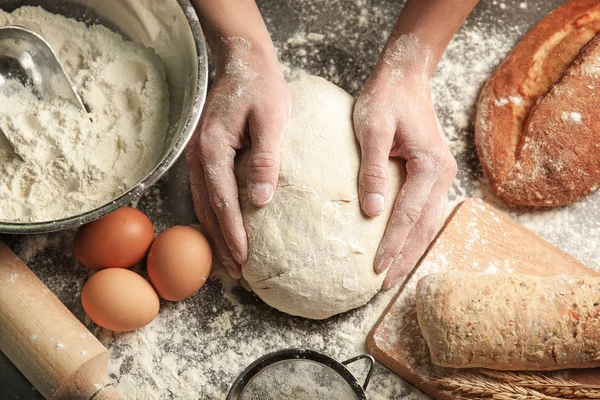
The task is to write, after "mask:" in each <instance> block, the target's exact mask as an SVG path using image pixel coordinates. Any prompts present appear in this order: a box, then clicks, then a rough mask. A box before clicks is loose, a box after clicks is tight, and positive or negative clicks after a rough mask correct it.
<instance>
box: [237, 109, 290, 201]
mask: <svg viewBox="0 0 600 400" xmlns="http://www.w3.org/2000/svg"><path fill="white" fill-rule="evenodd" d="M286 120H287V118H285V117H284V116H280V115H278V114H277V113H275V114H270V115H269V114H268V113H261V114H260V116H259V115H258V114H257V113H255V112H253V113H251V114H250V116H249V118H248V124H249V127H250V138H251V140H252V148H251V150H250V157H249V159H248V181H247V187H248V198H249V199H250V201H251V202H252V204H254V205H255V206H257V207H262V206H265V205H266V204H268V203H269V202H270V201H271V200H272V199H273V195H274V193H275V188H276V187H277V181H278V179H279V146H280V144H281V137H282V136H283V132H284V130H285V126H286Z"/></svg>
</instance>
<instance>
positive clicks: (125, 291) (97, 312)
mask: <svg viewBox="0 0 600 400" xmlns="http://www.w3.org/2000/svg"><path fill="white" fill-rule="evenodd" d="M81 304H82V305H83V309H84V310H85V312H86V314H87V315H88V317H90V319H91V320H92V321H94V322H95V323H96V324H98V325H99V326H101V327H103V328H106V329H110V330H111V331H117V332H125V331H132V330H134V329H139V328H141V327H143V326H145V325H148V324H149V323H150V322H151V321H152V320H153V319H154V318H155V317H156V315H157V314H158V308H159V299H158V295H157V294H156V292H155V291H154V289H153V288H152V286H151V285H150V284H149V283H148V282H147V281H146V280H145V279H144V278H142V277H141V276H140V275H138V274H136V273H135V272H132V271H130V270H128V269H122V268H107V269H103V270H102V271H98V272H97V273H95V274H94V275H93V276H92V277H91V278H90V279H88V281H87V282H86V283H85V285H83V290H82V291H81Z"/></svg>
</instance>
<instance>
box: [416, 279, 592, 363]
mask: <svg viewBox="0 0 600 400" xmlns="http://www.w3.org/2000/svg"><path fill="white" fill-rule="evenodd" d="M599 311H600V278H598V277H589V276H586V277H570V276H559V277H552V278H542V277H537V276H531V275H502V274H498V275H492V274H469V273H456V272H452V273H440V274H431V275H427V276H425V277H423V278H422V279H421V280H420V281H419V282H418V284H417V316H418V320H419V326H420V327H421V331H422V333H423V336H424V337H425V340H426V341H427V344H428V346H429V351H430V354H431V360H432V362H433V363H435V364H437V365H440V366H443V367H452V368H475V367H482V368H489V369H497V370H530V371H548V370H556V369H565V368H593V367H598V366H600V323H599V320H598V316H599Z"/></svg>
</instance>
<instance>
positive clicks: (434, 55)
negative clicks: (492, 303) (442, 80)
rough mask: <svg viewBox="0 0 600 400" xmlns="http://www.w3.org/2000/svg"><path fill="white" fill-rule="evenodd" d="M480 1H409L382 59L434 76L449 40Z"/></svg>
mask: <svg viewBox="0 0 600 400" xmlns="http://www.w3.org/2000/svg"><path fill="white" fill-rule="evenodd" d="M478 1H479V0H408V1H407V2H406V5H405V6H404V8H403V10H402V13H401V14H400V17H399V18H398V21H397V22H396V25H395V26H394V29H393V31H392V34H391V35H390V38H389V39H388V41H387V43H386V46H385V49H384V53H383V55H382V59H383V61H384V64H385V63H387V64H391V65H392V67H396V68H402V69H405V70H411V71H416V72H418V73H421V74H425V75H426V76H427V77H431V75H433V72H434V71H435V68H436V66H437V64H438V62H439V60H440V58H441V57H442V54H443V53H444V50H445V49H446V47H447V46H448V43H449V42H450V40H451V39H452V37H453V36H454V35H455V33H456V31H457V30H458V28H459V27H460V26H461V25H462V23H463V22H464V20H465V19H466V17H467V16H468V15H469V13H470V12H471V11H472V10H473V8H474V7H475V5H476V4H477V3H478Z"/></svg>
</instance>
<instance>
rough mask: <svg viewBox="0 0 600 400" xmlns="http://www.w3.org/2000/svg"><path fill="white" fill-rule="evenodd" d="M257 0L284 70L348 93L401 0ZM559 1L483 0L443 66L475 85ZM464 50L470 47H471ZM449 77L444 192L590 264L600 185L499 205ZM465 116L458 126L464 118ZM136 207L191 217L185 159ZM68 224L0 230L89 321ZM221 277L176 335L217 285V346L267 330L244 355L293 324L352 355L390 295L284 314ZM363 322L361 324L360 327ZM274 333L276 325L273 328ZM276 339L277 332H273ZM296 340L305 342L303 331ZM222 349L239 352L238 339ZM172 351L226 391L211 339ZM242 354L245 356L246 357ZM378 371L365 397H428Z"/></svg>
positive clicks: (466, 102) (162, 222) (8, 372)
mask: <svg viewBox="0 0 600 400" xmlns="http://www.w3.org/2000/svg"><path fill="white" fill-rule="evenodd" d="M258 3H259V7H260V9H261V11H262V12H263V15H264V17H265V20H266V22H267V25H268V27H269V30H270V32H271V34H272V37H273V40H274V42H275V45H276V46H277V48H278V49H279V54H280V58H281V60H282V62H283V64H284V65H285V66H286V70H287V71H288V73H289V72H291V71H292V70H295V69H302V70H305V71H308V72H310V73H313V74H316V75H320V76H323V77H325V78H328V79H330V80H332V81H334V82H335V83H337V84H338V85H340V86H341V87H342V88H344V89H346V90H347V91H349V92H350V93H351V94H353V95H357V94H358V93H359V91H360V87H361V85H362V83H363V82H364V80H365V79H366V77H367V76H368V73H369V72H370V70H371V68H372V66H373V64H374V62H375V60H376V58H377V55H378V52H379V50H380V48H381V46H382V45H383V43H384V40H385V37H386V35H387V34H388V33H389V31H390V29H391V27H392V25H393V23H394V21H395V18H396V17H397V15H398V13H399V11H400V8H401V5H402V2H401V1H397V0H378V1H375V0H352V1H349V0H332V1H325V0H293V1H280V0H260V1H258ZM521 3H523V4H525V5H526V6H524V5H521ZM560 3H562V1H560V0H535V1H533V0H529V1H526V2H521V1H512V0H511V1H491V0H482V1H481V4H480V5H479V6H478V7H477V8H476V10H475V11H474V13H473V14H472V15H471V16H470V17H469V19H468V21H467V23H466V24H465V26H464V27H463V28H462V30H461V32H460V33H459V35H458V36H457V38H456V39H455V41H454V42H453V45H451V50H449V52H448V53H447V54H446V56H445V62H444V63H443V64H442V67H443V68H453V66H454V65H464V67H463V69H461V70H458V71H462V73H470V72H469V71H474V72H473V76H474V78H473V80H472V81H470V80H469V79H467V85H469V87H470V89H471V91H473V90H475V91H477V90H479V88H480V86H481V84H482V82H483V80H482V79H484V78H485V76H486V75H487V74H489V70H485V71H480V70H477V63H476V61H477V59H478V57H479V59H480V58H481V57H482V54H484V53H486V52H488V53H490V52H491V53H493V52H494V51H496V52H497V53H498V54H496V55H494V57H495V58H494V57H492V59H493V60H492V62H491V64H492V65H491V66H493V64H495V63H496V62H497V61H498V60H500V59H501V58H502V57H503V56H504V55H505V53H506V50H507V49H509V48H510V47H511V46H512V44H513V43H514V42H515V40H517V39H518V38H519V37H520V36H521V35H522V34H523V33H524V32H525V31H526V30H527V29H528V28H529V27H530V26H531V25H532V24H533V23H534V22H535V21H537V20H538V19H539V18H541V17H542V16H543V15H545V14H546V13H547V12H548V11H550V10H551V9H553V8H554V7H556V6H557V5H558V4H560ZM0 6H1V2H0ZM361 10H366V11H362V13H363V14H362V16H361ZM487 30H489V31H490V32H491V31H493V32H495V34H496V36H498V32H505V39H506V40H505V42H504V43H501V44H502V46H501V47H502V48H501V49H500V48H499V49H483V48H482V49H477V48H475V49H474V48H473V46H472V43H471V46H470V47H469V46H466V47H465V46H462V44H463V42H464V43H467V42H468V41H469V40H470V39H469V38H470V36H469V34H470V32H479V33H481V32H483V35H484V36H485V32H487ZM311 32H313V33H320V34H324V35H326V36H325V39H323V40H320V39H319V40H316V41H314V40H313V42H311V43H308V44H307V43H306V41H305V40H298V37H300V39H302V38H304V39H305V38H306V35H305V34H307V33H311ZM500 37H502V35H500ZM484 43H485V40H484ZM465 51H466V52H465ZM468 52H475V53H476V54H475V55H476V56H477V55H478V57H475V56H473V54H469V53H468ZM496 56H497V57H496ZM488 64H489V63H488ZM491 66H490V65H486V68H488V69H489V68H491ZM442 72H443V71H442ZM446 72H447V71H446ZM447 76H448V74H443V73H441V74H438V75H437V77H436V79H435V80H434V81H435V82H438V83H437V84H434V95H435V96H436V108H437V109H438V112H439V115H440V119H441V121H442V124H443V125H444V128H445V130H446V131H447V132H448V131H450V132H451V134H449V136H450V138H451V143H452V149H453V152H454V154H455V156H456V157H457V160H458V162H459V175H458V177H457V183H456V184H455V185H454V187H453V189H452V191H451V194H450V198H451V200H452V202H453V203H454V204H455V203H456V202H457V201H459V200H460V199H463V198H465V197H469V196H478V197H484V198H486V199H487V200H489V201H491V202H492V203H494V204H496V205H497V206H499V207H501V208H503V209H505V210H506V211H508V212H510V213H511V215H513V216H514V217H515V218H516V219H517V220H519V221H520V222H522V223H523V224H525V225H526V226H528V227H530V228H531V229H533V230H534V231H536V232H537V233H538V234H540V235H542V236H544V237H545V238H546V239H548V240H549V241H551V242H552V243H554V244H556V245H557V246H559V247H561V248H563V249H564V250H566V251H568V252H569V253H571V254H573V255H574V256H576V257H577V258H579V259H580V260H581V261H583V262H585V263H587V264H588V265H590V266H592V267H594V268H597V269H598V267H599V265H600V256H598V255H597V254H596V250H595V243H596V242H597V239H598V238H599V237H600V226H599V223H598V216H600V211H599V204H600V196H598V195H597V194H595V195H592V196H590V197H588V198H586V199H585V200H583V201H581V202H578V203H577V204H575V205H573V206H571V207H567V208H562V209H560V210H558V211H552V212H547V211H544V210H530V209H529V210H528V209H519V208H507V207H506V206H505V205H504V204H502V202H500V201H498V200H497V199H495V198H494V197H493V196H492V195H490V194H489V190H488V189H487V184H486V182H485V179H484V178H483V177H482V174H481V171H480V168H479V166H478V163H477V160H476V157H475V156H474V148H473V130H472V118H470V121H471V123H467V124H464V122H463V123H461V121H460V118H461V117H460V115H459V116H456V115H454V114H455V113H456V109H457V106H456V104H455V105H453V106H452V105H451V104H449V103H450V101H449V99H452V100H456V101H458V102H462V104H459V107H458V108H461V107H462V109H464V110H467V115H469V116H471V115H472V109H473V105H474V103H475V98H473V96H470V97H469V96H463V95H461V93H462V92H463V89H464V84H462V85H463V86H461V84H457V83H453V82H448V85H447V87H444V86H443V85H440V82H439V81H440V79H442V78H443V77H446V78H447ZM475 76H476V77H475ZM463 78H464V77H463ZM442 92H444V93H442ZM449 96H450V97H449ZM463 118H464V117H463ZM461 124H462V125H464V126H460V125H461ZM137 206H138V207H139V208H140V209H141V210H142V211H144V212H146V213H147V214H148V215H149V216H150V218H151V219H152V221H153V222H154V225H155V229H156V231H161V230H163V229H165V228H167V227H169V226H173V225H177V224H190V223H193V222H195V218H194V215H193V211H192V202H191V197H190V193H189V190H188V179H187V167H186V165H185V163H184V162H183V160H179V161H178V163H177V164H176V165H175V166H174V168H172V169H171V170H170V171H169V172H168V174H167V175H166V176H165V177H164V178H163V179H162V180H161V181H160V182H159V183H158V184H157V185H156V186H155V187H154V188H152V189H151V190H149V191H148V192H147V193H146V194H145V195H144V196H143V197H142V198H141V199H140V200H139V202H138V203H137ZM574 226H576V227H577V228H574ZM73 235H74V231H65V232H59V233H53V234H48V235H38V236H29V237H16V236H4V237H2V239H4V240H6V241H7V242H8V243H9V245H10V247H11V248H13V249H14V250H15V251H16V252H17V253H18V254H19V255H20V256H21V257H22V258H23V259H25V260H26V261H27V262H28V265H29V266H30V267H31V269H32V270H33V271H34V272H35V273H36V274H37V275H38V276H39V277H40V278H41V279H42V280H43V281H44V282H45V283H46V284H47V285H48V286H49V287H50V289H52V290H53V291H54V292H55V293H56V294H57V296H58V297H59V298H60V299H61V300H62V301H63V302H64V303H65V304H66V306H67V307H68V308H69V309H70V310H71V311H72V312H73V313H74V314H75V315H76V316H77V317H78V318H80V319H81V320H82V321H84V322H87V323H88V324H89V321H86V319H85V314H84V312H83V310H82V308H81V305H80V300H79V292H80V290H81V286H82V284H83V282H84V281H85V280H86V279H87V277H88V276H89V273H88V271H87V270H86V269H85V268H83V267H82V266H80V265H78V264H77V262H76V261H75V260H74V258H73V256H72V254H71V241H72V238H73ZM223 282H224V281H222V280H220V279H216V278H213V279H210V280H209V282H208V283H207V285H206V286H205V288H203V289H202V290H201V291H200V293H199V294H198V295H196V296H195V297H194V298H193V299H190V300H188V301H187V302H185V303H186V305H185V308H184V311H183V312H182V311H179V314H178V315H179V316H183V317H184V319H186V322H185V324H184V325H182V326H183V328H182V332H181V334H182V335H186V334H191V333H190V332H189V330H194V331H196V334H201V335H202V334H204V335H207V337H211V336H209V335H210V329H211V328H210V321H212V320H214V319H215V318H217V317H218V316H219V315H220V314H221V313H225V312H231V310H232V303H231V301H230V299H226V298H225V297H227V296H224V295H223V293H224V292H226V293H228V294H229V296H231V297H233V298H234V299H235V301H236V304H237V305H239V306H240V307H242V310H243V313H241V314H240V313H234V314H235V315H234V317H232V319H231V323H232V324H233V325H234V328H235V329H232V330H231V332H229V333H228V335H227V336H226V337H222V338H213V337H211V338H213V339H215V340H217V341H218V340H222V342H223V343H222V344H219V343H217V344H216V345H215V346H214V348H215V349H216V350H215V351H223V349H224V348H226V347H227V346H228V343H232V340H233V342H234V343H244V341H246V340H248V338H253V339H255V338H260V337H264V338H265V345H264V346H263V347H262V348H261V347H260V345H259V346H258V348H255V349H254V351H255V353H256V354H250V355H246V357H250V356H255V357H259V356H261V355H262V354H264V353H266V352H268V351H271V350H274V349H276V348H283V347H287V346H286V341H285V338H286V337H287V336H286V333H290V335H291V332H294V335H295V336H294V337H295V338H296V339H295V342H294V343H298V339H297V338H298V337H300V338H301V337H302V335H306V337H311V338H314V337H320V338H322V340H320V341H315V340H307V341H306V343H304V344H305V345H307V346H310V347H313V348H315V350H320V351H326V352H328V353H330V354H333V355H335V356H337V357H340V358H343V357H350V356H352V355H354V354H348V347H347V346H345V345H344V344H343V343H344V342H343V341H342V340H341V339H340V338H339V335H338V332H337V330H338V329H339V327H340V326H343V324H345V323H354V322H361V321H371V322H369V323H370V324H372V322H373V321H374V320H375V319H376V318H377V316H378V315H379V314H380V313H381V311H382V310H383V308H384V307H385V304H386V302H387V301H389V298H390V297H391V294H389V293H388V294H384V295H381V296H379V297H378V299H375V301H374V304H376V305H375V306H369V307H366V308H363V309H361V310H357V311H354V312H350V313H346V314H344V315H341V316H337V317H334V318H332V319H330V320H328V321H322V322H312V321H305V320H302V319H299V318H293V317H289V316H286V315H283V314H281V313H279V312H277V311H276V310H274V309H271V308H270V307H268V306H266V305H265V304H263V303H262V302H261V301H260V300H258V299H257V298H256V297H255V296H253V295H252V294H249V293H246V292H245V291H244V290H243V289H241V288H233V289H231V290H230V291H228V292H227V291H224V290H223V285H224V283H223ZM206 305H210V306H211V307H210V310H209V311H207V310H206V307H204V311H203V312H197V311H198V310H199V309H202V308H203V306H206ZM170 310H171V309H170V308H169V307H168V306H166V307H163V310H162V311H161V315H163V318H166V317H165V316H164V314H167V313H169V312H170ZM89 326H90V328H91V329H94V332H96V333H98V334H99V335H101V334H106V333H101V332H100V331H98V330H95V327H94V326H93V325H92V324H89ZM174 326H178V325H174ZM368 328H369V326H367V330H368ZM175 329H177V328H175ZM275 334H277V336H276V338H275V339H273V337H274V336H275ZM277 338H282V339H281V341H280V342H278V340H277ZM123 340H125V339H123ZM169 340H170V337H166V338H165V340H164V341H166V342H168V341H169ZM255 342H256V341H255ZM300 343H302V340H301V339H300ZM159 345H164V346H167V345H168V343H163V342H161V341H160V340H159ZM111 346H112V347H114V348H111ZM118 346H119V342H118V341H117V340H115V341H113V342H110V344H109V348H111V355H112V356H113V357H119V354H120V352H119V349H118ZM255 346H256V344H255ZM229 350H231V351H235V349H233V350H232V349H229ZM147 351H152V349H148V350H147ZM171 351H172V352H173V353H174V354H175V355H176V356H181V357H184V355H185V357H191V358H194V357H195V359H196V361H197V362H198V364H197V365H200V367H198V371H199V372H200V373H206V375H207V381H206V383H205V386H202V387H198V390H197V394H196V395H194V396H192V397H193V398H198V399H204V398H223V397H224V393H225V392H226V391H227V388H228V387H229V385H230V384H231V382H232V379H233V378H234V377H235V376H236V375H237V374H238V373H239V371H241V370H242V369H243V368H244V366H245V365H230V366H225V367H223V366H220V367H219V368H222V369H221V370H218V371H213V369H214V368H213V367H212V366H211V365H208V361H207V362H206V363H204V364H203V361H204V360H210V359H212V358H211V357H210V354H207V350H202V349H200V348H197V347H194V346H193V345H192V346H190V345H188V346H177V345H172V348H171ZM246 359H250V358H244V360H246ZM128 365H129V364H128V363H127V362H123V363H121V364H120V371H121V373H123V374H127V368H128ZM203 368H204V369H203ZM223 368H225V369H223ZM375 375H376V377H375V380H374V383H373V385H372V387H371V388H370V390H369V393H370V395H371V396H372V397H373V398H380V399H386V398H390V399H400V398H406V399H408V398H425V397H424V396H423V395H422V394H419V392H418V391H416V390H415V389H414V388H412V387H411V386H410V385H408V384H406V383H404V382H403V381H402V380H400V379H398V378H397V377H395V375H393V374H392V373H390V372H389V371H387V370H386V369H385V368H383V367H381V366H377V369H376V373H375ZM111 378H112V379H113V380H114V381H118V379H119V378H118V376H111ZM163 389H164V388H162V389H160V390H163ZM160 390H159V389H157V391H156V393H157V394H156V395H155V396H150V395H146V396H145V397H144V398H157V399H161V398H192V397H189V395H186V396H188V397H185V396H184V395H180V394H178V390H177V387H172V388H170V389H169V390H168V393H169V395H165V394H158V393H163V392H161V391H160ZM164 393H166V392H164ZM40 398H41V396H40V395H39V394H38V393H37V392H35V390H32V387H31V385H30V384H29V383H28V382H27V380H26V379H25V378H24V377H23V376H22V375H21V374H20V373H19V372H18V370H16V368H14V366H12V364H11V363H10V362H9V361H8V360H7V359H6V358H5V357H4V356H2V355H0V399H3V400H11V399H40Z"/></svg>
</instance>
